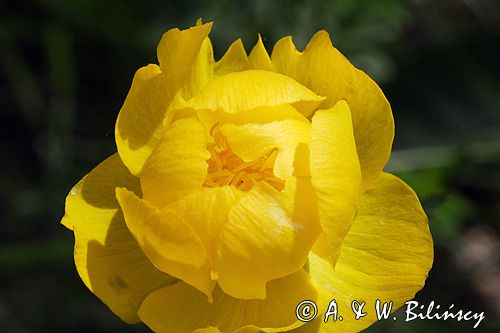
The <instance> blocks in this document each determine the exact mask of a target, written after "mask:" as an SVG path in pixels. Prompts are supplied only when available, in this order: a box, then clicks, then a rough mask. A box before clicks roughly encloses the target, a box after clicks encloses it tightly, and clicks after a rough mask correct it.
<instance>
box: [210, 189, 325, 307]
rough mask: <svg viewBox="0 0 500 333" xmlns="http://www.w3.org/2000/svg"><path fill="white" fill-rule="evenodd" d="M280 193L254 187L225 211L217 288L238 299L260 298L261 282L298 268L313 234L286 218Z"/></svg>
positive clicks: (262, 292)
mask: <svg viewBox="0 0 500 333" xmlns="http://www.w3.org/2000/svg"><path fill="white" fill-rule="evenodd" d="M282 195H283V194H282V193H280V192H278V191H276V190H275V189H274V188H272V187H271V186H270V185H268V184H266V183H257V184H256V185H254V187H253V188H252V189H251V190H250V192H248V194H247V195H246V196H245V197H243V198H242V199H241V200H240V202H239V203H238V204H237V205H236V206H235V207H234V208H233V209H232V210H231V212H230V213H229V221H228V222H227V223H226V225H225V226H224V228H223V229H222V232H221V236H220V245H219V252H218V253H219V265H220V267H219V286H220V287H221V288H222V290H224V292H226V293H227V294H229V295H232V296H233V297H236V298H241V299H264V298H265V297H267V298H270V297H271V296H269V295H267V296H266V283H268V282H269V281H271V280H273V279H277V278H281V277H284V276H286V275H289V274H291V273H293V272H296V271H298V270H300V269H301V268H302V266H303V265H304V263H305V261H306V259H307V254H308V253H309V250H310V248H311V246H312V244H313V242H314V240H315V239H316V237H317V232H318V230H317V229H316V228H314V227H310V226H308V225H304V224H300V223H299V222H297V221H294V220H293V219H292V214H289V213H288V212H287V211H286V210H285V209H284V208H283V198H282Z"/></svg>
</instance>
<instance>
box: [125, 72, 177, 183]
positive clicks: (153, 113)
mask: <svg viewBox="0 0 500 333" xmlns="http://www.w3.org/2000/svg"><path fill="white" fill-rule="evenodd" d="M168 103H169V93H168V91H167V87H166V84H165V77H164V76H163V75H162V74H161V71H160V68H159V67H158V66H157V65H148V66H146V67H142V68H141V69H139V70H138V71H137V72H136V73H135V76H134V79H133V81H132V86H131V87H130V91H129V93H128V95H127V98H126V99H125V102H124V103H123V106H122V108H121V110H120V113H119V115H118V118H117V120H116V126H115V140H116V147H117V148H118V153H119V154H120V157H121V158H122V159H123V161H124V163H125V165H126V166H127V167H128V169H129V170H130V172H132V173H133V174H135V175H138V174H139V173H140V171H141V169H142V165H143V164H144V162H145V161H146V159H147V158H148V156H149V155H150V154H151V151H152V150H153V147H154V146H155V144H156V142H157V141H158V138H159V137H160V136H161V132H162V130H163V129H162V128H161V122H162V120H163V117H164V115H165V110H166V108H167V105H168Z"/></svg>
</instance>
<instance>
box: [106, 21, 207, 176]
mask: <svg viewBox="0 0 500 333" xmlns="http://www.w3.org/2000/svg"><path fill="white" fill-rule="evenodd" d="M210 28H211V23H209V24H204V25H200V26H196V27H193V28H190V29H187V30H182V31H180V30H179V29H172V30H169V31H168V32H166V33H165V34H164V35H163V37H162V39H161V41H160V44H159V45H158V59H159V61H160V66H159V67H158V66H157V65H149V66H146V67H143V68H141V69H139V70H138V71H137V73H136V75H135V76H134V80H133V82H132V86H131V88H130V91H129V93H128V95H127V98H126V99H125V103H124V104H123V106H122V108H121V110H120V114H119V115H118V119H117V121H116V127H115V137H116V145H117V148H118V153H119V154H120V157H121V158H122V160H123V161H124V163H125V165H126V166H127V167H128V168H129V170H130V171H131V172H132V173H133V174H135V175H138V174H140V172H141V170H142V167H143V165H144V163H145V161H146V160H147V158H148V157H149V155H150V154H151V152H152V151H153V149H154V147H155V145H156V143H157V142H158V140H159V139H160V137H161V136H162V134H163V131H164V128H163V125H162V122H163V119H164V118H165V114H166V112H167V108H168V105H169V104H170V102H171V101H172V98H173V97H174V96H175V94H176V93H177V92H178V91H180V93H181V95H182V96H183V97H184V98H190V97H191V96H192V95H193V94H194V93H196V92H197V91H198V90H200V89H201V88H203V87H204V86H205V85H206V84H207V83H208V82H209V81H210V80H211V79H212V77H213V63H214V60H213V52H212V46H211V44H210V40H208V38H207V35H208V33H209V31H210Z"/></svg>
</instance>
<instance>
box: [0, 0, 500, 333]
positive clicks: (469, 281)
mask: <svg viewBox="0 0 500 333" xmlns="http://www.w3.org/2000/svg"><path fill="white" fill-rule="evenodd" d="M199 17H202V18H203V19H204V21H210V20H213V21H215V25H214V28H213V32H212V34H211V38H212V40H213V44H214V48H215V54H216V57H217V58H220V56H221V55H222V54H223V52H224V50H225V49H227V47H228V46H229V45H230V43H231V42H232V41H233V40H235V39H236V38H239V37H241V38H242V39H243V42H244V44H245V46H246V48H247V50H248V51H249V50H250V49H251V47H252V46H253V44H254V43H255V41H256V40H257V33H261V34H262V36H263V38H264V43H265V45H266V47H267V48H268V50H271V49H272V46H273V45H274V43H275V42H276V41H277V40H278V39H279V38H281V37H283V36H286V35H292V36H293V38H294V41H295V42H296V44H297V46H298V47H299V48H303V47H304V46H305V45H306V43H307V41H308V40H309V38H310V37H311V36H312V34H313V33H314V32H316V31H317V30H320V29H325V30H327V31H328V32H330V34H331V37H332V40H333V42H334V44H335V45H336V47H337V48H339V50H340V51H341V52H342V53H344V54H345V55H346V56H347V57H348V58H349V59H350V60H351V61H352V62H353V63H354V64H355V65H356V66H358V67H359V68H361V69H363V70H365V71H366V72H367V73H369V74H370V75H371V76H372V77H373V78H374V79H375V80H376V81H377V82H378V83H379V84H380V86H381V87H382V89H383V91H384V92H385V94H386V96H387V97H388V99H389V101H390V102H391V105H392V108H393V112H394V118H395V121H396V138H395V142H394V151H393V154H392V157H391V161H390V163H389V164H388V166H387V168H386V169H387V170H388V171H390V172H393V173H396V174H397V175H399V176H400V177H402V178H403V179H404V180H405V181H406V182H408V183H409V184H410V185H411V186H412V187H413V188H414V189H415V190H416V192H417V193H418V195H419V197H420V198H421V200H422V203H423V206H424V208H425V210H426V212H427V214H428V215H429V218H430V225H431V229H432V233H433V237H434V240H435V256H436V257H435V262H434V268H433V269H432V271H431V273H430V276H429V278H428V280H427V282H426V286H425V287H424V289H423V290H422V291H421V292H420V293H419V294H418V295H417V299H418V300H419V301H421V302H424V303H428V302H430V301H431V300H434V301H436V302H437V303H439V304H441V305H442V306H443V307H448V306H449V305H450V304H452V303H453V304H455V308H459V309H465V310H473V311H476V312H481V311H485V312H486V316H487V318H486V320H485V321H483V322H482V323H481V325H480V326H479V328H478V329H476V330H474V331H475V332H498V328H499V327H500V324H499V321H498V318H499V316H500V259H499V253H500V237H499V225H500V98H499V97H500V96H499V94H500V79H499V78H500V66H499V59H500V49H499V47H500V3H499V2H498V1H496V0H463V1H462V0H439V1H436V0H420V1H417V0H413V1H410V0H408V1H400V0H399V1H398V0H377V1H368V0H367V1H353V0H337V1H319V0H312V1H299V0H290V1H283V0H280V1H272V2H271V1H264V0H256V1H225V0H219V1H201V0H200V1H196V0H184V1H177V2H167V1H153V0H140V1H123V0H122V1H118V0H109V1H99V0H75V1H65V0H45V1H42V0H39V1H36V0H32V1H9V0H2V1H1V2H0V158H1V163H0V330H1V331H2V332H147V331H148V329H147V328H146V327H145V326H143V325H133V326H129V325H126V324H124V323H122V322H121V321H120V319H118V317H116V316H114V315H113V314H112V312H111V311H109V310H108V309H107V307H106V306H105V305H104V304H102V303H101V302H100V301H99V300H98V299H97V298H96V297H95V296H94V295H93V294H92V293H91V292H90V291H88V290H87V289H86V287H85V286H84V285H83V283H82V282H81V280H80V278H79V277H78V275H77V273H76V270H75V268H74V264H73V261H72V260H73V258H72V252H73V249H72V246H73V235H72V233H71V232H70V231H68V230H66V229H65V228H64V227H63V226H61V225H60V224H59V220H60V218H61V217H62V215H63V213H64V198H65V196H66V193H67V192H68V191H69V189H70V188H71V186H72V185H74V184H75V183H76V182H77V181H78V180H79V179H80V178H81V177H82V176H83V175H85V174H86V172H88V171H89V170H90V169H91V168H92V167H94V166H95V165H96V164H98V163H99V162H100V161H101V160H103V159H104V158H105V157H107V156H109V155H110V154H112V153H113V152H114V151H115V146H114V138H113V129H114V122H115V118H116V116H117V113H118V111H119V109H120V107H121V104H122V102H123V100H124V98H125V96H126V94H127V92H128V88H129V86H130V82H131V79H132V76H133V74H134V72H135V71H136V70H137V69H138V68H139V67H141V66H143V65H146V64H148V63H151V62H156V44H157V42H158V41H159V38H160V37H161V34H162V33H163V32H165V31H166V30H168V29H169V28H173V27H181V28H187V27H189V26H191V25H193V24H194V22H195V21H196V19H197V18H199ZM399 317H400V320H398V321H396V322H393V321H390V322H380V323H377V324H376V325H374V326H372V327H371V328H370V329H368V330H367V332H388V333H391V332H408V333H413V332H415V333H416V332H472V331H473V330H472V326H473V323H472V322H460V323H457V322H456V321H453V320H449V321H447V322H444V321H421V320H415V321H413V322H411V323H404V322H403V320H402V318H403V317H404V316H403V314H400V315H399Z"/></svg>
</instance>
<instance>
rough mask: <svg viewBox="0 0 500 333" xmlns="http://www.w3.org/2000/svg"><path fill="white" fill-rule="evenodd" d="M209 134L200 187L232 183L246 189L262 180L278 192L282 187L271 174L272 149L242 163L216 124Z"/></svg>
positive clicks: (278, 179)
mask: <svg viewBox="0 0 500 333" xmlns="http://www.w3.org/2000/svg"><path fill="white" fill-rule="evenodd" d="M210 134H211V135H212V137H213V139H214V142H212V143H209V144H208V145H207V149H208V151H209V152H210V154H211V156H210V159H208V160H207V163H208V174H207V177H206V178H205V182H204V184H203V186H206V187H219V186H225V185H233V186H236V187H237V188H239V189H240V190H242V191H245V192H248V191H250V189H251V188H252V187H253V185H254V184H256V183H258V182H260V181H264V182H266V183H268V184H269V185H271V186H272V187H274V188H275V189H277V190H278V191H281V190H283V187H284V181H283V180H281V179H280V178H278V177H276V176H275V175H274V173H273V168H274V163H275V161H276V156H277V154H278V151H277V150H276V149H273V150H272V151H270V152H269V153H267V154H265V155H263V156H261V157H259V158H257V159H255V160H252V161H248V162H245V161H243V160H242V159H241V158H240V157H238V156H237V155H236V154H235V153H234V152H233V151H232V150H231V148H230V147H229V145H228V143H227V139H226V137H225V136H224V135H223V134H222V131H221V129H220V125H219V124H215V125H214V126H213V127H212V129H211V131H210ZM249 144H251V143H249Z"/></svg>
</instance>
